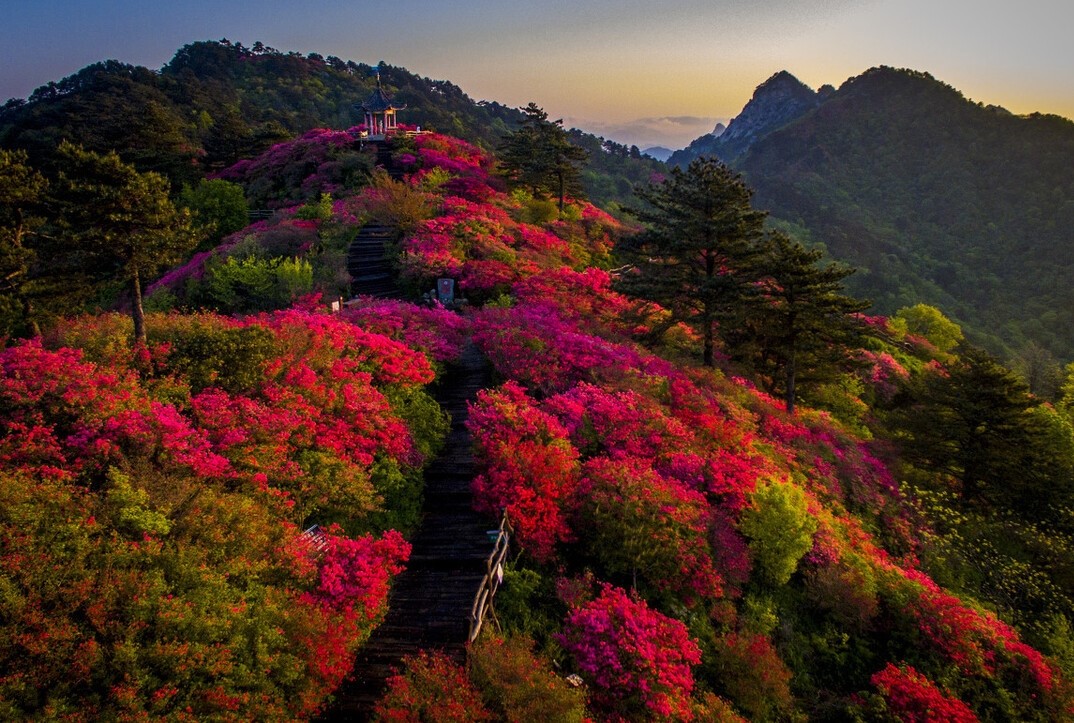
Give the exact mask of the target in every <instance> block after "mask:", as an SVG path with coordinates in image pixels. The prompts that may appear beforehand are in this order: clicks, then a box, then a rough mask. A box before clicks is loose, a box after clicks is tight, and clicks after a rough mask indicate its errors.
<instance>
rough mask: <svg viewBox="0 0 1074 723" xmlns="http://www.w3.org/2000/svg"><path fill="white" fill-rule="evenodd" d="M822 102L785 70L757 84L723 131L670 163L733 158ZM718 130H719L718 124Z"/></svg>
mask: <svg viewBox="0 0 1074 723" xmlns="http://www.w3.org/2000/svg"><path fill="white" fill-rule="evenodd" d="M819 104H820V96H819V95H818V94H817V92H816V91H814V90H813V89H812V88H810V87H809V86H808V85H806V84H805V83H803V82H802V81H800V80H798V79H797V78H795V77H794V76H793V75H791V74H790V73H788V72H787V71H786V70H781V71H779V72H778V73H776V74H775V75H773V76H772V77H771V78H769V79H768V80H766V81H765V82H763V83H761V84H760V85H759V86H757V89H756V90H755V91H754V92H753V97H752V98H751V99H750V101H749V103H747V104H746V106H745V107H744V108H743V109H742V112H741V113H739V114H738V116H736V117H735V118H734V119H733V120H732V121H731V122H730V124H728V126H727V128H726V130H724V131H723V132H721V133H716V132H713V133H711V134H709V135H707V136H702V137H701V138H698V139H697V140H695V141H694V142H693V143H691V144H690V145H689V146H687V147H686V148H684V149H683V150H681V151H679V152H678V153H675V154H674V155H672V157H671V159H670V160H669V163H672V164H674V165H680V166H685V165H686V164H687V163H689V162H690V161H692V160H693V159H694V158H697V157H698V156H716V157H718V158H720V159H722V160H724V161H731V160H733V159H735V158H737V157H738V156H741V155H742V154H743V153H745V152H746V150H748V149H749V147H750V145H751V144H752V143H753V142H754V141H756V140H757V139H759V138H763V137H764V136H766V135H768V134H769V133H771V132H772V131H774V130H776V129H778V128H781V127H783V126H785V125H787V124H788V123H790V122H791V121H794V120H797V119H798V118H801V117H802V116H803V115H805V114H806V113H808V112H809V111H810V110H812V109H813V108H816V107H817V105H819ZM716 130H717V131H718V130H719V126H717V128H716Z"/></svg>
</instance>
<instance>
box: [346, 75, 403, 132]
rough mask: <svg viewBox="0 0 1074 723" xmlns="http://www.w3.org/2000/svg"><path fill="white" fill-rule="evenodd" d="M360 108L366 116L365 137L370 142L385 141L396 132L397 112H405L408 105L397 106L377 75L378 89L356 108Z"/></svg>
mask: <svg viewBox="0 0 1074 723" xmlns="http://www.w3.org/2000/svg"><path fill="white" fill-rule="evenodd" d="M355 107H356V108H360V109H361V111H362V113H363V114H364V116H365V127H366V133H367V134H368V135H367V136H365V137H366V138H368V139H369V140H374V141H376V140H383V139H384V136H385V135H387V134H388V133H390V132H392V131H394V130H395V128H396V125H395V112H396V111H397V110H403V109H404V108H406V104H405V103H404V104H402V105H397V104H396V103H395V101H394V100H393V99H392V97H391V95H389V94H388V93H387V92H386V91H385V90H384V88H382V87H381V85H380V73H377V87H376V88H375V89H374V90H373V92H372V93H371V94H370V95H369V97H368V98H366V99H365V101H363V102H362V103H360V104H357V105H356V106H355Z"/></svg>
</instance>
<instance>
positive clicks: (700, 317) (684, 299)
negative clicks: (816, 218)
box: [622, 158, 765, 366]
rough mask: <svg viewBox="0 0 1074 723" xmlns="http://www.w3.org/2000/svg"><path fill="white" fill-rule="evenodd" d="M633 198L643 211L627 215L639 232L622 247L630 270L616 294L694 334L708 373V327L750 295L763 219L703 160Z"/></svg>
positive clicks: (722, 171) (711, 344)
mask: <svg viewBox="0 0 1074 723" xmlns="http://www.w3.org/2000/svg"><path fill="white" fill-rule="evenodd" d="M636 195H637V196H638V197H639V198H640V199H641V200H642V201H643V202H644V204H645V205H643V206H641V207H639V208H637V209H632V210H631V213H632V214H633V215H634V216H635V217H636V218H637V219H638V220H639V221H641V222H642V223H643V224H644V225H645V230H644V231H642V232H641V233H640V234H638V235H637V236H635V237H633V238H632V239H628V240H627V241H626V242H625V243H624V245H623V247H622V252H623V256H624V258H625V259H626V260H627V261H629V262H630V263H631V264H632V265H633V269H632V270H631V271H630V272H629V273H627V274H625V275H624V278H623V281H622V289H623V290H624V291H625V292H627V293H629V294H631V295H633V296H637V297H640V298H643V299H649V300H651V301H655V302H656V303H658V304H660V305H661V306H663V307H664V308H666V309H667V310H668V311H670V317H669V324H671V323H678V322H685V323H686V324H689V325H690V326H692V327H693V328H695V329H696V330H697V331H698V332H699V333H700V335H701V336H702V338H703V340H704V363H705V364H706V365H708V366H712V365H713V364H714V358H715V353H714V352H715V330H716V329H715V328H716V325H717V324H718V323H719V322H720V321H722V320H726V319H729V318H731V316H732V314H733V313H734V311H735V309H736V308H737V306H738V305H739V304H740V303H742V300H743V299H744V298H745V297H747V296H748V295H750V294H751V293H754V292H753V282H754V281H756V280H757V278H758V271H757V265H756V264H757V260H758V258H759V255H760V252H761V248H760V246H759V244H758V241H759V240H760V239H761V236H762V229H763V225H764V219H765V214H764V212H762V211H756V210H754V209H753V208H752V207H751V206H750V197H751V196H752V191H750V189H749V188H748V187H747V186H746V184H745V183H744V182H743V181H742V179H741V177H740V176H739V175H737V174H735V173H734V172H733V171H732V170H731V169H729V168H728V167H727V166H725V165H723V164H722V163H720V162H719V161H717V160H714V159H709V158H700V159H697V160H695V161H693V162H691V163H690V165H689V166H688V167H687V169H686V170H685V171H684V170H682V169H680V168H673V169H671V172H670V173H669V175H668V176H667V178H666V179H665V180H664V181H663V182H661V183H656V184H650V185H649V186H648V187H647V188H642V189H640V190H638V191H636Z"/></svg>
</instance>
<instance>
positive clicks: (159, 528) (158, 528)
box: [103, 469, 172, 540]
mask: <svg viewBox="0 0 1074 723" xmlns="http://www.w3.org/2000/svg"><path fill="white" fill-rule="evenodd" d="M103 509H104V511H105V513H106V514H107V515H108V516H109V517H111V518H112V522H113V524H114V525H115V527H116V529H117V530H120V531H122V532H126V533H127V534H128V535H130V537H131V539H134V540H138V539H141V538H142V537H143V536H144V535H167V534H168V533H169V532H171V528H172V526H171V523H170V522H169V521H168V518H167V517H166V516H165V515H162V514H161V513H159V512H156V511H154V510H153V509H151V508H150V506H149V493H148V492H146V491H145V490H144V489H139V488H136V487H132V486H131V483H130V478H129V477H128V476H127V475H125V474H123V473H122V472H120V471H119V470H117V469H110V470H109V471H108V485H107V487H106V488H105V504H104V507H103Z"/></svg>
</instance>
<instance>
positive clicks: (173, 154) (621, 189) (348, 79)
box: [0, 40, 661, 201]
mask: <svg viewBox="0 0 1074 723" xmlns="http://www.w3.org/2000/svg"><path fill="white" fill-rule="evenodd" d="M376 67H377V68H378V69H379V71H380V78H381V80H382V82H383V84H384V86H385V88H387V89H389V90H390V91H391V92H393V93H394V94H395V96H396V99H397V100H398V101H399V102H400V103H405V104H407V110H406V111H404V116H403V122H405V123H407V124H409V125H411V126H421V127H423V128H430V129H435V130H439V131H441V132H444V133H450V134H451V135H453V136H455V137H458V138H463V139H465V140H468V141H470V142H473V143H476V144H477V145H479V146H481V147H484V148H486V149H492V148H494V147H495V146H496V144H497V143H498V142H499V139H500V137H501V136H502V135H503V134H504V133H506V132H507V131H508V130H509V129H510V128H513V127H514V126H516V125H517V124H518V123H519V122H520V121H521V119H522V114H521V113H519V111H518V110H517V109H514V108H508V107H506V106H503V105H500V104H499V103H496V102H480V103H479V102H475V101H474V100H472V99H471V98H469V97H468V96H467V95H466V94H465V93H464V92H463V91H462V89H460V88H459V87H458V86H456V85H454V84H452V83H450V82H448V81H444V80H430V79H429V78H423V77H421V76H418V75H415V74H414V73H411V72H410V71H408V70H406V69H405V68H399V67H393V66H390V65H386V64H384V63H381V64H379V65H378V66H376ZM372 70H373V67H372V66H369V65H366V64H362V63H356V62H354V61H353V60H346V61H345V60H343V59H340V58H337V57H334V56H328V57H327V58H325V57H323V56H321V55H318V54H316V53H311V54H309V55H306V56H303V55H301V54H299V53H294V52H290V53H285V52H281V51H278V50H276V49H274V48H269V47H266V46H264V45H262V44H261V43H255V44H254V45H253V47H251V48H246V47H244V46H242V45H241V44H239V43H232V42H229V41H227V40H222V41H219V42H208V41H206V42H197V43H192V44H190V45H186V46H184V47H183V48H181V49H179V51H178V52H177V53H176V54H175V57H174V58H172V60H171V61H169V62H168V63H167V64H166V65H165V66H164V67H163V68H161V69H160V70H159V71H156V70H151V69H148V68H143V67H138V66H132V65H128V64H126V63H122V62H119V61H115V60H109V61H105V62H101V63H96V64H94V65H90V66H88V67H86V68H84V69H82V70H81V71H79V72H78V73H76V74H74V75H72V76H70V77H67V78H64V79H63V80H60V81H58V82H53V83H49V84H48V85H45V86H42V87H40V88H38V89H37V90H36V91H34V93H33V94H32V95H31V96H30V97H29V98H28V99H25V100H24V99H11V100H9V101H8V102H7V104H6V105H4V106H3V108H2V109H0V147H3V148H21V149H24V150H27V151H28V152H29V154H30V157H31V159H32V160H33V162H34V163H35V165H38V166H43V167H47V166H49V165H51V163H53V158H54V153H55V149H56V148H57V146H58V145H59V142H60V141H61V140H67V141H70V142H72V143H78V144H81V145H83V146H84V147H85V148H87V149H88V150H92V151H96V152H101V153H104V152H108V151H112V150H115V151H117V152H118V153H119V154H120V156H121V157H122V158H123V160H124V161H126V162H128V163H133V164H134V165H135V166H136V167H137V168H138V169H139V170H142V171H146V170H154V171H158V172H160V173H163V174H164V175H166V176H167V177H168V178H170V179H171V180H172V182H173V183H174V184H175V186H176V187H177V188H178V186H179V185H181V184H182V183H196V182H197V180H199V179H200V178H202V177H203V176H204V175H205V174H206V173H208V172H212V171H216V170H219V169H221V168H223V167H225V166H229V165H231V164H232V163H234V162H235V161H238V160H239V159H241V158H249V157H252V156H254V155H256V154H258V153H260V152H261V151H264V150H266V149H268V148H269V147H270V146H271V145H273V144H274V143H277V142H279V141H281V140H284V139H286V138H291V137H293V136H295V135H297V134H301V133H304V132H305V131H308V130H310V129H313V128H335V129H340V130H343V129H347V128H350V127H352V126H355V125H357V124H358V123H359V122H361V120H362V119H361V118H360V117H359V115H358V113H356V111H354V110H353V109H352V106H353V105H354V104H355V103H359V102H361V101H363V100H365V99H366V98H367V97H368V96H369V93H370V91H371V90H372V89H373V88H374V87H375V85H376V82H375V80H374V79H373V77H372V75H371V71H372ZM577 138H578V140H579V142H580V143H582V144H583V145H585V146H587V147H588V148H590V149H591V156H592V158H593V165H592V168H591V169H590V171H589V172H588V173H587V174H586V178H585V181H586V183H587V186H588V187H589V192H590V193H591V195H592V196H593V197H594V198H595V199H598V200H601V201H612V200H618V201H621V200H623V199H624V198H626V197H627V196H628V195H629V188H630V184H631V183H638V182H645V181H648V179H649V176H650V175H651V174H652V173H653V172H655V170H656V169H658V168H659V167H660V165H661V164H659V163H657V162H656V161H653V160H652V159H648V158H645V159H643V158H641V156H640V154H639V153H638V152H637V151H636V149H634V150H633V151H632V150H631V149H628V148H625V147H622V146H620V145H619V144H616V143H612V142H607V143H605V142H604V141H603V139H599V138H597V137H595V136H591V135H588V134H583V133H579V134H578V135H577Z"/></svg>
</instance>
